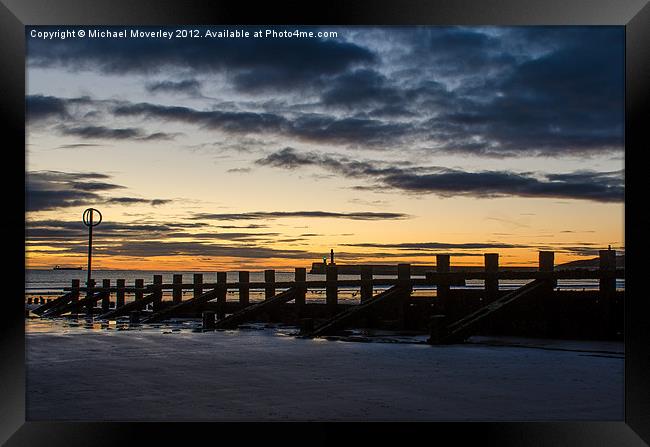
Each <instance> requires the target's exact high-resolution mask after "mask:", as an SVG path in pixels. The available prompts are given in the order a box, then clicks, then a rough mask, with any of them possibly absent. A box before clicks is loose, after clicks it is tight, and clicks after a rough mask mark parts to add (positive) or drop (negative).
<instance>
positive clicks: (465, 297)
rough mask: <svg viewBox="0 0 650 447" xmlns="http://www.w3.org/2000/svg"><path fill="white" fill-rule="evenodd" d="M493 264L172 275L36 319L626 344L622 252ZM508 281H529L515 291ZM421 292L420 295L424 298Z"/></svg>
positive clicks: (72, 297) (90, 294) (98, 291)
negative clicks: (587, 262) (472, 283)
mask: <svg viewBox="0 0 650 447" xmlns="http://www.w3.org/2000/svg"><path fill="white" fill-rule="evenodd" d="M484 259H485V263H484V266H483V268H481V269H476V268H473V269H462V268H461V267H453V266H451V262H450V256H449V255H444V254H441V255H437V257H436V266H435V267H434V268H430V269H427V270H421V269H418V270H416V269H414V268H413V267H412V266H411V265H410V264H398V265H396V266H395V272H396V276H395V277H391V278H386V277H381V278H377V277H375V276H374V275H375V274H376V273H375V272H374V271H373V268H372V266H359V267H358V273H359V278H358V279H342V278H339V274H340V273H339V268H338V266H337V265H335V264H329V265H327V266H326V267H325V275H324V276H325V277H324V279H322V280H321V279H317V280H307V279H306V269H305V268H296V269H295V277H294V279H293V280H292V281H276V275H275V271H274V270H265V272H264V281H260V282H251V281H250V273H249V272H248V271H241V272H239V275H238V281H236V282H228V281H227V278H226V273H225V272H219V273H217V274H216V278H215V279H216V281H214V282H212V281H210V280H209V279H208V278H205V277H204V275H203V274H201V273H197V274H194V277H193V281H192V282H191V283H183V282H182V275H178V274H175V275H173V281H172V282H171V283H164V282H163V277H162V275H154V276H153V278H152V282H151V283H149V284H145V283H144V279H138V280H135V281H134V283H133V285H127V284H126V281H125V280H123V279H118V280H117V281H116V282H115V284H112V283H111V281H110V280H106V279H105V280H103V281H101V283H99V284H101V285H99V284H91V285H90V287H88V286H83V287H82V286H81V285H80V284H79V280H73V281H72V284H71V286H70V287H66V288H65V289H64V292H65V293H64V294H63V295H61V296H60V297H58V298H56V299H54V300H50V301H49V302H46V303H42V305H41V306H39V307H38V308H36V309H35V310H33V312H34V313H36V314H37V315H40V316H42V317H56V316H67V315H78V314H79V313H85V314H92V315H94V316H96V318H98V319H116V318H120V317H125V318H126V317H128V318H129V319H130V321H132V322H133V321H136V320H137V321H139V322H141V323H155V322H161V321H165V320H168V319H172V318H186V317H190V318H200V317H203V323H204V326H205V328H206V329H233V328H236V327H238V326H239V325H241V324H245V323H248V322H253V321H267V322H269V321H270V322H281V323H286V324H293V325H300V326H301V328H302V331H301V333H302V335H304V336H310V337H319V336H327V335H333V334H337V333H341V331H345V330H346V329H350V328H371V329H400V330H408V331H414V332H420V333H422V332H426V333H429V334H430V338H429V340H430V342H431V343H454V342H460V341H463V340H464V339H466V338H467V337H468V336H470V335H473V334H478V333H485V334H512V335H528V336H554V337H572V338H592V339H615V338H620V337H622V329H623V310H622V308H623V299H624V293H625V292H624V291H617V290H616V279H617V278H624V276H625V271H624V269H617V268H616V265H615V260H616V254H615V252H614V251H613V250H602V251H601V252H600V264H599V268H598V269H571V270H556V269H555V268H554V253H553V252H550V251H541V252H539V264H538V268H537V269H503V268H500V267H499V256H498V254H496V253H487V254H485V257H484ZM414 271H416V272H417V273H414ZM382 273H384V271H382ZM563 279H574V280H576V279H591V280H598V281H599V289H598V290H591V291H569V290H566V291H563V290H557V289H556V286H557V281H558V280H563ZM468 280H483V281H484V287H483V288H482V289H471V288H467V287H464V285H465V284H466V281H468ZM499 280H525V281H527V282H526V283H525V284H524V285H522V286H521V287H520V288H519V289H516V290H508V291H505V290H501V289H500V287H499ZM342 289H345V290H350V289H353V290H355V291H356V292H355V294H358V296H359V303H358V304H351V303H349V302H340V300H339V292H340V291H341V290H342ZM414 289H418V291H419V292H420V293H418V294H417V295H414V294H413V291H414ZM316 290H317V291H320V292H321V293H322V292H324V296H325V300H324V302H310V300H307V299H306V296H307V294H308V293H309V292H310V291H312V292H314V291H316ZM251 291H258V292H263V300H261V301H259V302H251V301H250V292H251ZM427 291H430V294H428V295H427V294H426V292H427ZM434 291H435V293H434ZM183 292H190V293H191V297H190V298H187V297H184V293H183ZM233 292H236V300H233V299H232V298H235V293H233ZM422 293H424V294H422ZM229 294H232V295H233V297H232V298H231V299H228V298H229ZM164 297H167V298H169V299H165V300H163V298H164ZM127 298H128V299H127Z"/></svg>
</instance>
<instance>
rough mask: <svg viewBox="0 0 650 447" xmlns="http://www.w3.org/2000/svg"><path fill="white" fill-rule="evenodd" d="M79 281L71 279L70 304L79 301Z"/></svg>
mask: <svg viewBox="0 0 650 447" xmlns="http://www.w3.org/2000/svg"><path fill="white" fill-rule="evenodd" d="M79 282H80V281H79V280H78V279H73V280H72V286H71V289H72V290H71V291H70V293H72V302H73V303H74V302H76V301H79Z"/></svg>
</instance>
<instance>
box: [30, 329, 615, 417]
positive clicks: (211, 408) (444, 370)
mask: <svg viewBox="0 0 650 447" xmlns="http://www.w3.org/2000/svg"><path fill="white" fill-rule="evenodd" d="M26 324H27V335H26V355H27V419H28V420H115V421H128V420H224V421H226V420H228V421H232V420H242V421H257V420H265V421H283V420H334V421H361V420H396V421H400V420H512V421H524V420H525V421H531V420H620V419H622V418H623V391H624V390H623V367H624V353H623V344H622V343H618V342H585V341H558V340H532V339H521V338H519V339H518V338H503V337H500V338H486V337H473V338H472V339H471V341H472V343H469V344H464V345H451V346H429V345H426V344H423V343H422V341H423V339H424V338H423V337H419V338H418V337H410V338H406V339H400V338H398V337H384V338H383V340H384V341H393V342H392V343H390V342H376V341H375V342H369V343H358V342H357V343H355V342H346V341H340V340H339V341H332V340H306V339H299V338H295V337H293V336H291V335H290V334H291V333H292V330H291V329H286V328H285V329H282V328H280V329H263V328H262V327H257V328H254V329H248V330H246V329H241V330H236V331H225V332H209V333H201V332H197V331H196V324H195V323H193V322H186V323H184V324H176V325H175V326H154V327H147V328H140V329H125V330H120V328H118V327H116V326H108V328H106V326H104V327H101V326H100V325H96V326H95V327H94V329H88V328H84V327H75V326H74V325H73V326H70V325H69V324H68V323H65V320H55V321H41V320H27V322H26ZM399 341H401V342H399Z"/></svg>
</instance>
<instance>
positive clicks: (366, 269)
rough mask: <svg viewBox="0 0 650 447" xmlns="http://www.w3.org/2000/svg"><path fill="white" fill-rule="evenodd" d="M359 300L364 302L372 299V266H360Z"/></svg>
mask: <svg viewBox="0 0 650 447" xmlns="http://www.w3.org/2000/svg"><path fill="white" fill-rule="evenodd" d="M359 293H360V295H361V302H362V303H365V302H366V301H368V300H371V299H372V266H371V265H362V266H361V290H360V292H359Z"/></svg>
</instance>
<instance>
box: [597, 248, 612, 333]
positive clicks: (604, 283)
mask: <svg viewBox="0 0 650 447" xmlns="http://www.w3.org/2000/svg"><path fill="white" fill-rule="evenodd" d="M598 255H599V264H598V269H599V270H600V272H601V273H610V274H611V273H612V272H614V271H615V270H616V251H615V250H600V251H599V252H598ZM599 291H600V293H599V295H600V296H599V297H598V305H599V307H600V309H601V310H600V313H601V316H602V321H603V324H602V328H603V336H605V337H610V336H611V335H613V332H614V321H613V314H614V312H613V307H614V298H615V296H616V277H615V276H612V277H610V278H603V277H601V278H600V280H599Z"/></svg>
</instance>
